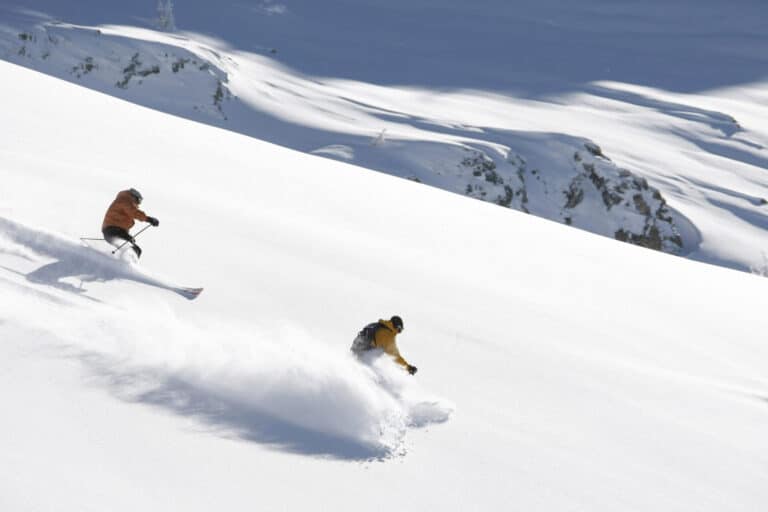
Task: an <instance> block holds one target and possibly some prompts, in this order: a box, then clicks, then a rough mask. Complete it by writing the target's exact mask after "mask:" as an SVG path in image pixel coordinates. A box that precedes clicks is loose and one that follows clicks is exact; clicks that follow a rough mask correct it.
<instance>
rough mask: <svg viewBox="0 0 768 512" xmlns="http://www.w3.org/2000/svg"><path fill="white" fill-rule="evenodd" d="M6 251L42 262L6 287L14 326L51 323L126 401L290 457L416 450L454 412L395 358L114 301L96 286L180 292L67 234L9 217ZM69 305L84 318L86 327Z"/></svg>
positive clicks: (158, 304) (149, 297)
mask: <svg viewBox="0 0 768 512" xmlns="http://www.w3.org/2000/svg"><path fill="white" fill-rule="evenodd" d="M0 254H2V255H5V256H10V257H11V259H12V260H13V261H18V262H21V263H22V264H21V265H19V266H17V267H18V268H23V267H30V268H31V267H37V268H36V269H34V270H31V271H29V272H27V273H26V274H25V273H24V271H22V270H18V269H17V268H12V267H6V266H3V267H2V269H3V270H6V271H8V272H9V273H11V274H16V275H17V276H22V275H23V276H24V277H25V278H26V281H27V283H26V285H22V286H21V288H22V289H23V290H24V292H25V293H18V292H16V293H14V289H12V288H11V287H8V286H6V285H7V282H5V281H6V280H5V279H4V280H3V281H4V282H0V286H5V287H6V290H4V291H3V294H2V295H3V296H4V297H5V298H6V299H10V298H11V297H13V300H14V307H15V309H16V311H18V315H16V316H15V317H14V318H13V322H14V323H18V324H19V325H35V324H40V322H37V321H36V320H35V318H34V317H38V318H39V317H40V316H41V315H42V316H44V317H45V318H46V319H47V320H46V322H44V323H42V325H41V329H43V330H44V331H46V332H49V333H50V334H52V335H53V336H54V337H55V339H57V340H58V341H59V343H60V345H59V346H58V347H54V348H55V350H61V351H63V352H64V353H65V354H66V355H67V356H69V357H73V358H76V359H78V360H79V361H80V362H82V364H83V365H84V367H85V369H86V370H87V373H88V375H89V376H90V377H94V378H96V380H97V381H98V382H99V383H100V384H101V385H103V386H104V387H105V388H107V389H108V390H109V391H110V392H112V393H113V394H114V395H115V396H117V397H119V398H121V399H123V400H126V401H128V402H134V403H140V404H146V405H150V406H154V407H158V408H161V409H164V410H167V411H171V412H173V413H175V414H178V415H180V416H185V417H191V418H193V419H195V420H196V421H197V422H198V423H199V424H200V425H202V426H203V428H204V429H205V430H208V431H211V432H214V433H216V434H219V435H222V436H225V437H235V438H239V439H245V440H249V441H254V442H258V443H261V444H265V445H270V446H272V447H274V448H276V449H280V450H285V451H289V452H296V453H303V454H309V455H317V456H326V457H333V458H342V459H371V458H374V459H381V458H388V457H391V456H397V455H401V454H404V453H405V445H404V438H405V435H406V431H407V429H408V427H423V426H426V425H428V424H431V423H435V422H444V421H446V420H448V418H449V416H450V414H451V412H452V411H453V406H452V405H451V404H450V403H449V402H447V401H445V400H443V399H441V398H438V397H433V396H430V394H429V393H428V392H426V391H425V390H423V389H421V388H420V386H419V385H418V384H417V382H416V381H415V380H414V379H413V378H412V377H410V376H409V375H407V374H406V373H405V372H403V371H402V369H400V368H398V367H396V365H394V364H393V363H392V362H391V361H390V360H389V359H388V358H387V357H383V356H381V357H379V356H378V355H375V356H376V357H370V358H367V360H366V361H365V364H360V363H359V362H357V361H356V360H355V359H354V358H353V357H352V356H351V355H347V354H339V353H338V351H335V350H333V349H331V348H330V347H328V346H327V345H325V344H323V343H321V342H319V341H318V340H316V339H314V338H313V337H312V336H311V335H310V334H309V333H307V332H304V331H302V330H300V329H296V328H293V327H292V326H290V325H283V326H280V327H277V328H274V329H266V328H265V329H264V330H262V331H261V332H258V331H256V332H255V331H254V330H253V328H249V329H246V328H244V327H238V326H236V325H232V324H231V322H226V323H225V322H223V321H220V320H217V319H215V318H195V320H194V321H190V320H188V319H182V318H179V317H178V316H177V315H176V314H175V313H174V312H173V310H172V309H171V308H170V307H168V305H167V303H166V302H165V301H166V300H167V298H165V297H162V296H160V295H158V294H152V293H146V294H144V293H143V292H142V293H143V295H142V297H144V295H146V297H145V298H142V300H140V301H139V300H135V299H132V298H131V299H128V302H125V300H124V301H123V304H122V305H121V307H116V306H114V305H112V304H110V303H107V302H103V301H101V300H100V299H99V298H98V297H97V296H95V294H91V293H89V291H88V289H87V286H86V285H85V283H90V282H99V281H126V280H128V281H135V282H138V283H141V284H143V285H149V286H152V287H159V288H161V289H162V288H164V289H171V290H172V289H173V287H172V286H170V285H167V284H165V283H164V282H163V281H162V280H159V279H156V278H152V277H148V276H147V275H146V274H144V273H143V272H142V270H141V269H139V268H137V267H134V266H132V265H130V264H128V263H126V262H124V261H120V260H117V259H112V258H111V257H109V256H108V255H105V254H102V253H100V252H98V251H96V250H94V249H90V248H87V247H82V246H79V245H78V244H77V243H76V242H74V241H69V240H67V239H65V238H62V237H60V236H57V235H56V234H53V233H46V232H44V231H41V230H36V229H33V228H30V227H26V226H23V225H21V224H18V223H15V222H13V221H10V220H7V219H3V218H0ZM50 259H53V260H54V261H53V262H48V263H45V262H46V261H47V260H50ZM40 264H42V266H39V265H40ZM69 278H76V279H79V280H81V283H80V286H76V285H75V284H72V282H71V279H69ZM113 284H117V283H113ZM41 286H42V287H44V288H41ZM16 288H17V287H16ZM50 288H53V290H55V292H51V291H50ZM43 290H45V291H43ZM148 290H149V289H148ZM84 299H88V300H84ZM25 303H26V304H25ZM62 310H63V311H62ZM66 310H70V313H71V314H76V315H77V316H78V318H79V321H78V322H77V324H76V327H75V326H74V325H73V324H72V323H71V321H70V315H69V314H67V311H66ZM25 315H29V318H25V317H24V316H25ZM114 326H120V328H119V329H118V330H116V329H115V328H114Z"/></svg>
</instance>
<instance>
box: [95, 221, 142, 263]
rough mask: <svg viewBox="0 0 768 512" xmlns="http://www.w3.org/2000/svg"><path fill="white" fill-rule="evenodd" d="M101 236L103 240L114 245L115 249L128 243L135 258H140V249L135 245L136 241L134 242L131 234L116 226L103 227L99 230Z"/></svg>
mask: <svg viewBox="0 0 768 512" xmlns="http://www.w3.org/2000/svg"><path fill="white" fill-rule="evenodd" d="M101 234H102V235H104V240H106V241H107V242H109V243H110V244H112V245H114V246H115V247H119V246H120V245H122V244H123V243H125V242H128V243H129V244H131V247H133V250H134V251H135V252H136V257H137V258H140V257H141V247H139V246H138V245H136V240H134V239H133V237H132V236H131V234H130V233H128V231H126V230H124V229H123V228H120V227H117V226H105V227H104V228H103V229H102V230H101Z"/></svg>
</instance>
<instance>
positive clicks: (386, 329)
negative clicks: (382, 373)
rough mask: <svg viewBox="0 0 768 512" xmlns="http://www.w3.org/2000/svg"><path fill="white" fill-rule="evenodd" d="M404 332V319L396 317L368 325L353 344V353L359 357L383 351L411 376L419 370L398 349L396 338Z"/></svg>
mask: <svg viewBox="0 0 768 512" xmlns="http://www.w3.org/2000/svg"><path fill="white" fill-rule="evenodd" d="M401 332H403V319H402V318H400V317H399V316H397V315H395V316H393V317H392V318H390V319H389V320H379V321H378V322H374V323H372V324H368V325H366V326H365V327H364V328H363V330H362V331H360V332H359V333H358V335H357V337H356V338H355V341H353V342H352V348H351V349H350V350H352V352H353V353H354V354H355V355H357V356H358V357H359V356H360V355H361V354H362V353H363V352H366V351H368V350H374V349H377V348H379V349H381V350H383V351H384V352H385V353H387V354H389V355H390V356H392V357H394V358H395V362H396V363H397V364H399V365H401V366H403V367H404V368H405V369H406V370H408V373H410V374H411V375H413V374H415V373H416V372H417V371H418V368H416V367H415V366H413V365H411V364H409V363H408V361H406V360H405V359H404V358H403V356H401V355H400V350H398V348H397V343H396V342H395V337H396V336H397V335H398V334H400V333H401Z"/></svg>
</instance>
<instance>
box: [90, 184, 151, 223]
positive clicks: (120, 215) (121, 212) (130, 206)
mask: <svg viewBox="0 0 768 512" xmlns="http://www.w3.org/2000/svg"><path fill="white" fill-rule="evenodd" d="M134 220H140V221H142V222H146V221H147V215H146V214H145V213H144V212H143V211H141V210H139V205H138V203H137V202H136V199H135V198H134V197H133V195H131V193H130V192H128V191H127V190H123V191H122V192H118V194H117V197H116V198H115V200H114V201H112V204H111V205H109V208H108V209H107V213H106V215H104V222H102V224H101V229H104V228H105V227H107V226H117V227H118V228H123V229H124V230H126V231H128V230H130V229H131V228H132V227H133V224H134Z"/></svg>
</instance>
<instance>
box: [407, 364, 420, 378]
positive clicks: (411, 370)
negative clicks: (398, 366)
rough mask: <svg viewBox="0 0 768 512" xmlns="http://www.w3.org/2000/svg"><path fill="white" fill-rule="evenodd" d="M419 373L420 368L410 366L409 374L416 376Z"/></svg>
mask: <svg viewBox="0 0 768 512" xmlns="http://www.w3.org/2000/svg"><path fill="white" fill-rule="evenodd" d="M417 371H419V369H418V368H416V367H415V366H413V365H410V364H409V365H408V373H410V374H411V375H416V372H417Z"/></svg>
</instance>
